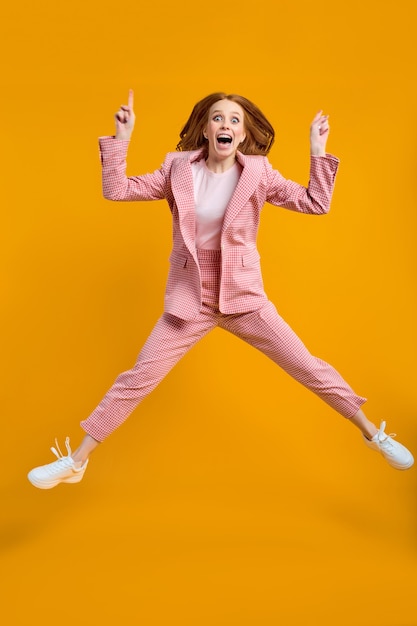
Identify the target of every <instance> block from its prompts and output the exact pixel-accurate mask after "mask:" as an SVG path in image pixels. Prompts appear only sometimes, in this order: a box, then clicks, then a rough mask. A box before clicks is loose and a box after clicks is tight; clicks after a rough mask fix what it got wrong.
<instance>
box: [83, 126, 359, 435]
mask: <svg viewBox="0 0 417 626" xmlns="http://www.w3.org/2000/svg"><path fill="white" fill-rule="evenodd" d="M128 143H129V142H127V141H118V140H116V139H114V138H112V137H103V138H101V139H100V150H101V160H102V167H103V194H104V196H105V197H106V198H108V199H110V200H122V201H133V200H160V199H163V198H165V199H166V200H167V202H168V205H169V207H170V209H171V213H172V222H173V249H172V253H171V257H170V271H169V276H168V282H167V286H166V293H165V306H164V313H163V315H162V317H161V318H160V320H159V321H158V322H157V324H156V326H155V328H154V330H153V331H152V333H151V335H150V337H149V338H148V340H147V342H146V344H145V346H144V348H143V350H142V351H141V353H140V355H139V357H138V360H137V362H136V365H135V366H134V368H132V369H131V370H129V371H128V372H124V373H123V374H121V375H120V376H119V377H118V378H117V380H116V381H115V383H114V385H113V386H112V387H111V389H110V390H109V391H108V393H107V394H106V395H105V397H104V398H103V400H102V402H101V403H100V404H99V405H98V407H97V408H96V409H95V411H94V412H93V413H92V414H91V415H90V417H89V418H87V419H86V420H84V421H83V422H82V423H81V424H82V426H83V428H84V429H85V430H86V432H88V433H89V434H90V435H91V436H92V437H94V438H95V439H97V440H98V441H102V440H103V439H104V438H105V437H107V436H108V435H109V434H110V433H111V432H112V431H113V430H114V429H115V428H117V427H118V426H119V425H120V424H121V423H122V422H123V421H124V420H125V419H126V418H127V417H128V416H129V415H130V413H131V412H132V411H133V410H134V408H135V407H136V406H137V405H138V404H139V402H140V401H141V400H142V399H143V398H144V397H145V396H146V395H147V394H148V393H150V391H152V389H154V388H155V387H156V386H157V384H158V383H159V382H160V381H161V380H162V378H163V377H164V376H165V375H166V374H167V373H168V372H169V370H170V369H171V368H172V367H173V366H174V365H175V363H176V362H178V360H179V359H180V358H181V357H182V356H183V355H184V354H185V352H186V351H187V350H189V349H190V348H191V347H192V346H193V345H194V344H195V343H196V342H197V341H198V340H199V339H200V338H201V337H202V336H204V335H205V334H206V333H207V332H209V331H210V330H211V329H212V328H214V327H215V326H221V327H223V328H225V329H226V330H229V331H230V332H233V333H234V334H236V335H237V336H240V337H241V338H242V339H244V340H245V341H247V342H248V343H250V344H251V345H253V346H254V347H256V348H258V349H259V350H261V351H262V352H264V353H265V354H266V355H267V356H269V357H270V358H271V359H273V360H274V361H275V362H276V363H277V364H278V365H280V366H281V367H283V368H284V369H285V370H286V371H287V372H288V373H289V374H290V375H292V376H293V377H294V378H296V379H297V380H299V381H300V382H301V383H302V384H304V385H305V386H307V387H308V388H310V389H311V390H312V391H314V392H315V393H316V394H317V395H319V396H320V397H321V398H322V399H323V400H324V401H326V402H327V403H328V404H330V405H331V406H333V408H335V410H336V411H338V412H339V413H341V414H342V415H344V416H345V417H352V416H353V415H354V414H355V413H356V412H357V411H358V410H359V408H360V406H361V405H362V404H363V403H364V402H365V398H362V397H360V396H358V395H356V394H355V393H354V392H353V390H352V389H351V388H350V387H349V386H348V385H347V383H346V382H345V381H344V380H343V378H342V377H341V376H340V374H338V373H337V372H336V370H334V368H332V367H331V366H330V365H328V364H327V363H325V362H324V361H322V360H321V359H317V358H316V357H313V356H312V355H311V354H310V353H309V352H308V350H307V349H306V348H305V346H304V345H303V344H302V342H301V341H300V340H299V338H298V337H297V336H296V334H295V333H294V332H293V331H292V330H291V329H290V328H289V326H288V325H287V324H286V323H285V322H284V320H282V318H281V317H280V316H279V315H278V313H277V312H276V310H275V307H274V306H273V304H272V303H271V302H269V301H268V298H267V296H266V294H265V292H264V288H263V281H262V275H261V269H260V261H259V253H258V250H257V248H256V238H257V232H258V227H259V220H260V213H261V210H262V207H263V205H264V204H265V202H269V203H271V204H274V205H276V206H282V207H285V208H287V209H290V210H294V211H299V212H302V213H310V214H316V215H319V214H324V213H327V212H328V210H329V208H330V200H331V196H332V191H333V186H334V179H335V175H336V171H337V168H338V159H336V158H335V157H333V156H331V155H326V157H314V156H312V157H311V166H310V182H309V185H308V188H305V187H303V186H301V185H299V184H297V183H295V182H293V181H290V180H287V179H285V178H284V177H283V176H282V175H281V174H280V173H279V172H278V171H276V170H274V169H272V167H271V165H270V163H269V161H268V159H267V158H266V157H263V156H247V155H243V154H241V153H240V152H238V153H237V159H238V161H239V163H240V164H241V165H242V167H243V169H242V173H241V175H240V179H239V182H238V184H237V187H236V189H235V192H234V194H233V196H232V198H231V200H230V203H229V205H228V207H227V209H226V214H225V217H224V221H223V227H222V233H221V250H220V251H212V250H210V251H201V250H197V249H196V247H195V207H194V193H193V178H192V170H191V162H192V161H193V160H197V159H199V158H201V157H202V151H194V152H174V153H169V154H168V155H167V156H166V158H165V161H164V162H163V164H162V166H161V168H160V169H159V170H156V171H155V172H154V173H152V174H146V175H144V176H137V177H129V178H127V177H126V173H125V172H126V154H127V148H128Z"/></svg>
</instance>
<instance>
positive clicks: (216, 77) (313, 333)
mask: <svg viewBox="0 0 417 626" xmlns="http://www.w3.org/2000/svg"><path fill="white" fill-rule="evenodd" d="M412 6H413V5H412V3H410V2H406V1H405V0H397V1H396V2H377V1H376V0H375V1H366V0H365V1H362V2H359V1H357V0H353V1H351V2H349V3H337V2H334V1H331V2H330V0H324V1H323V2H321V3H317V2H308V1H307V0H299V1H296V2H290V1H289V0H286V1H285V2H275V1H273V0H265V1H264V2H261V3H254V2H253V1H252V0H243V1H237V2H235V3H211V2H210V3H197V2H191V1H190V0H183V2H181V3H176V2H172V1H168V0H162V1H161V2H150V1H149V0H145V1H144V2H140V1H138V2H132V1H131V0H127V1H126V2H122V3H113V2H112V3H111V2H109V1H108V0H104V1H103V0H101V1H100V2H98V1H90V2H88V1H84V2H81V0H72V2H69V3H59V2H52V1H49V2H48V1H45V0H39V1H37V2H28V0H24V2H23V3H8V8H7V9H6V10H5V16H4V17H3V20H2V43H1V45H2V47H4V50H2V60H3V70H2V89H3V104H2V108H3V111H2V166H1V171H2V191H1V200H2V228H1V256H2V294H3V295H2V307H1V316H2V321H1V325H2V335H3V340H2V344H3V350H2V374H1V380H2V403H1V404H2V419H3V432H2V437H1V443H0V446H1V459H2V470H1V476H2V478H1V483H2V486H1V493H2V503H1V516H2V522H1V561H0V563H1V565H0V567H1V587H0V589H1V593H2V595H3V599H2V619H4V623H7V624H9V625H10V626H26V624H43V625H45V626H49V625H51V626H52V625H54V624H57V623H60V624H62V626H64V625H65V626H66V625H69V624H73V623H78V624H123V625H126V626H128V625H129V626H136V625H141V626H142V625H143V626H160V625H161V626H162V625H163V626H176V625H178V626H255V625H258V624H259V625H260V626H272V625H275V624H285V626H299V625H302V624H308V625H309V626H310V625H313V626H315V625H317V626H351V625H352V624H355V625H357V626H416V625H417V601H416V597H415V583H416V575H417V568H416V556H417V545H416V521H417V512H416V471H415V469H412V470H411V471H409V472H405V473H401V472H396V471H395V470H393V469H391V468H390V467H388V466H387V465H386V464H385V463H384V462H383V460H382V459H381V458H379V457H378V456H377V455H376V454H374V453H372V452H370V451H368V450H367V449H366V448H365V446H364V445H363V443H362V442H361V439H360V434H359V432H358V431H356V429H354V428H353V427H351V426H350V425H349V424H347V423H346V422H345V421H344V420H343V418H341V417H339V416H338V415H337V414H335V413H333V412H332V411H331V409H330V408H329V407H327V405H325V404H323V403H322V402H321V401H320V400H318V399H317V398H316V397H315V396H313V395H312V394H311V393H309V392H307V391H306V390H305V389H304V388H302V387H300V386H299V385H297V384H296V383H295V382H293V381H292V380H291V379H290V378H289V377H288V376H286V375H285V374H283V373H282V372H281V371H279V370H278V369H277V368H276V367H275V366H274V365H273V364H272V363H271V362H269V361H268V360H267V359H266V358H265V357H263V356H262V355H261V354H259V353H256V352H255V351H254V350H252V349H251V348H250V347H248V346H246V345H245V344H243V343H240V342H239V341H238V340H237V339H235V338H234V337H232V336H228V335H227V334H226V333H222V332H221V331H214V332H213V333H212V334H211V335H210V336H209V337H207V338H206V339H205V340H204V341H203V342H201V343H200V344H199V345H198V346H197V347H196V348H195V349H194V350H193V351H192V352H191V353H190V354H188V355H187V356H186V358H185V359H184V360H183V361H182V362H181V363H180V364H179V365H178V366H177V368H176V369H175V370H174V371H173V372H172V373H171V374H170V376H169V377H168V378H167V379H166V380H165V381H164V382H163V383H162V384H161V386H160V387H159V388H158V389H157V390H156V391H155V393H154V394H152V396H150V397H149V398H148V399H147V400H146V401H145V402H144V404H143V405H142V406H141V407H139V409H138V410H137V411H136V413H135V415H134V416H133V417H132V418H131V419H130V420H129V421H128V422H127V423H126V424H125V425H124V426H123V428H121V429H119V430H118V431H117V432H116V433H115V434H114V435H113V436H112V437H111V439H110V440H108V441H107V442H106V443H105V444H104V445H102V446H101V447H100V448H99V450H98V451H97V452H96V453H95V455H94V457H92V460H91V463H90V466H89V469H88V473H87V474H86V476H85V479H84V481H83V482H82V483H81V484H80V485H78V486H70V485H62V486H59V487H58V488H56V489H54V490H52V491H40V490H36V489H34V488H33V487H32V486H31V485H30V484H29V483H28V482H27V480H26V473H27V471H28V470H29V469H30V468H31V467H33V466H34V465H38V464H40V463H46V462H48V461H49V460H51V461H52V460H53V458H54V457H53V456H52V454H51V453H50V452H49V446H50V445H52V444H53V438H54V437H55V436H57V437H58V438H59V440H60V441H61V442H63V440H64V438H65V436H66V435H70V436H71V442H72V444H73V445H74V446H75V445H76V444H77V443H78V441H79V438H80V436H81V430H80V429H79V426H78V423H79V421H80V420H81V419H83V418H84V417H86V416H87V415H88V414H89V413H90V411H91V410H92V409H93V408H94V407H95V405H96V404H97V402H98V401H99V400H100V399H101V397H102V395H103V393H104V392H105V391H106V390H107V388H108V387H109V386H110V384H111V383H112V382H113V380H114V378H115V377H116V375H117V374H118V373H119V372H120V371H123V370H125V369H128V368H129V367H130V366H131V365H132V363H133V362H134V360H135V357H136V354H137V352H138V351H139V349H140V347H141V345H142V344H143V342H144V340H145V338H146V337H147V335H148V333H149V331H150V330H151V328H152V326H153V324H154V322H155V320H156V319H157V317H158V316H159V314H160V311H161V306H162V302H163V291H164V286H165V278H166V273H167V269H168V261H167V259H168V256H169V251H170V236H171V234H170V219H169V212H168V209H167V207H166V205H165V204H164V203H163V202H157V203H147V204H143V205H139V204H133V203H132V204H114V203H110V202H108V201H106V200H104V199H103V198H102V197H101V179H100V165H99V159H98V149H97V137H98V136H99V135H104V134H112V133H113V114H114V112H115V111H116V110H117V108H118V107H119V105H120V104H121V103H123V102H125V101H126V98H127V91H128V88H129V87H132V88H134V89H135V94H136V107H135V108H136V112H137V116H138V120H137V127H136V130H135V134H134V138H133V140H132V145H131V149H130V152H129V172H130V173H131V174H139V173H145V172H147V171H153V169H155V168H156V167H158V166H159V164H160V163H161V161H162V159H163V157H164V155H165V153H166V152H168V151H169V150H172V149H174V148H175V145H176V142H177V138H178V132H179V130H180V128H181V127H182V125H183V123H184V122H185V120H186V119H187V117H188V115H189V113H190V111H191V108H192V106H193V104H194V103H195V102H196V101H197V100H198V99H200V98H201V97H203V96H204V95H206V94H208V93H210V92H212V91H217V90H225V91H233V92H237V93H241V94H243V95H246V96H247V97H249V98H250V99H252V100H254V101H255V102H256V103H257V104H258V105H259V106H260V107H261V109H262V110H263V111H264V112H265V114H266V115H267V117H268V118H269V119H270V120H271V122H272V124H273V125H274V126H275V128H276V131H277V140H276V145H275V146H274V148H273V150H272V152H271V155H270V160H271V162H272V163H273V165H274V166H275V167H276V168H277V169H279V170H280V171H281V172H282V173H283V174H284V175H285V176H287V177H289V178H292V179H295V180H297V181H298V182H302V183H304V184H305V183H306V182H307V179H308V148H309V143H308V132H309V124H310V121H311V119H312V117H313V115H314V114H315V112H316V111H317V110H319V109H321V108H323V109H324V110H325V112H327V113H329V114H330V121H331V136H330V139H329V143H328V149H329V151H331V152H333V153H334V154H337V155H338V156H339V157H340V158H341V168H340V171H339V174H338V178H337V184H336V191H335V194H334V200H333V204H332V210H331V213H330V215H329V216H327V217H323V218H314V217H305V216H301V215H296V214H293V213H290V212H286V211H284V210H281V209H276V208H274V207H271V206H266V207H265V210H264V215H263V223H262V225H261V232H260V237H259V249H260V252H261V255H262V263H263V271H264V279H265V284H266V289H267V293H268V295H269V296H270V298H271V299H272V300H273V301H274V302H275V303H276V305H277V307H278V309H279V310H280V312H281V314H282V315H283V316H284V317H285V318H286V319H287V320H288V322H289V323H290V324H291V325H292V326H293V328H294V329H295V330H296V331H297V332H298V333H299V335H300V336H301V337H302V338H303V340H304V341H305V343H306V344H307V345H308V346H309V348H310V349H311V351H312V352H313V353H315V354H317V355H318V356H320V357H322V358H324V359H326V360H327V361H330V362H331V363H332V364H333V365H335V366H336V367H337V368H338V369H339V371H340V372H341V373H342V374H343V375H344V376H345V377H346V378H347V380H348V381H349V382H350V384H351V385H352V386H353V387H354V388H355V389H356V390H357V391H358V393H360V394H362V395H365V396H367V397H368V398H369V402H368V404H367V405H366V411H367V414H368V415H369V417H370V418H372V419H373V420H374V421H376V422H379V420H380V419H386V420H387V422H388V430H389V431H392V430H395V431H396V432H398V433H399V437H400V440H401V441H404V442H405V443H407V444H408V445H409V447H410V448H411V449H412V450H413V451H414V452H415V453H416V452H417V426H416V421H415V415H416V392H415V389H416V380H415V376H416V371H415V370H416V368H415V354H416V323H415V319H416V308H417V307H416V305H417V303H416V294H415V278H416V253H415V237H416V199H415V198H416V195H415V162H416V149H415V146H416V125H417V124H416V96H415V67H416V54H415V32H416V29H415V27H416V24H415V20H414V15H413V14H412V13H410V12H409V8H408V7H412Z"/></svg>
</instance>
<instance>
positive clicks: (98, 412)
mask: <svg viewBox="0 0 417 626" xmlns="http://www.w3.org/2000/svg"><path fill="white" fill-rule="evenodd" d="M214 326H216V320H215V318H214V317H210V316H209V315H203V314H201V315H200V316H199V317H198V318H197V319H196V320H192V321H185V320H181V319H179V318H177V317H175V316H173V315H169V314H167V313H164V315H162V317H161V318H160V319H159V320H158V322H157V323H156V325H155V327H154V329H153V330H152V332H151V334H150V336H149V337H148V339H147V341H146V343H145V345H144V346H143V348H142V351H141V352H140V354H139V357H138V359H137V361H136V364H135V365H134V367H133V368H132V369H131V370H128V371H127V372H123V373H122V374H120V376H118V378H117V379H116V381H115V382H114V384H113V386H112V387H111V388H110V389H109V391H108V392H107V393H106V395H105V396H104V398H103V399H102V401H101V402H100V404H99V405H98V406H97V408H96V409H95V410H94V411H93V413H91V415H90V416H89V417H88V418H87V419H86V420H84V421H82V422H81V426H82V428H83V429H84V430H85V431H86V432H87V433H88V434H89V435H91V437H93V438H94V439H96V440H97V441H103V439H105V438H106V437H107V436H108V435H110V434H111V433H112V432H113V431H114V430H115V429H116V428H118V427H119V426H120V425H121V424H122V423H123V422H124V421H125V420H126V419H127V417H128V416H129V415H130V414H131V413H132V411H133V410H134V409H135V408H136V407H137V406H138V404H139V403H140V402H141V401H142V400H143V399H144V398H145V397H146V396H147V395H148V394H149V393H150V392H151V391H152V390H153V389H155V387H156V386H157V385H158V384H159V383H160V382H161V381H162V379H163V378H164V377H165V376H166V375H167V374H168V372H169V371H170V370H171V369H172V368H173V367H174V365H175V364H176V363H178V361H179V360H180V359H181V357H183V356H184V354H185V353H186V352H187V351H188V350H190V348H192V346H194V345H195V344H196V343H197V342H198V341H199V340H200V339H201V338H202V337H203V336H204V335H206V334H207V333H208V332H209V331H210V330H211V329H212V328H213V327H214Z"/></svg>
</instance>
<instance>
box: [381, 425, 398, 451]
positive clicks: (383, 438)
mask: <svg viewBox="0 0 417 626" xmlns="http://www.w3.org/2000/svg"><path fill="white" fill-rule="evenodd" d="M385 426H386V423H385V422H381V426H380V427H379V430H378V433H377V434H378V441H379V443H386V444H388V445H390V446H392V443H391V441H390V440H389V437H391V439H392V438H394V437H396V436H397V434H396V433H390V434H389V435H387V433H386V432H385Z"/></svg>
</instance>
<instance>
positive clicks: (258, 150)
mask: <svg viewBox="0 0 417 626" xmlns="http://www.w3.org/2000/svg"><path fill="white" fill-rule="evenodd" d="M219 100H230V101H231V102H236V103H237V104H239V105H240V106H241V107H242V109H243V112H244V128H245V133H246V138H245V140H244V142H243V143H241V144H240V146H239V151H240V152H242V153H243V154H262V155H265V154H268V152H269V151H270V149H271V148H272V144H273V143H274V139H275V131H274V129H273V128H272V126H271V124H270V123H269V122H268V120H267V119H266V117H265V115H264V114H263V113H262V111H261V110H260V109H258V107H257V106H256V105H255V104H253V102H251V101H250V100H248V99H247V98H244V97H243V96H238V95H237V94H230V95H227V94H226V93H223V92H218V93H212V94H210V95H209V96H206V97H205V98H203V99H202V100H200V101H199V102H197V104H196V105H195V106H194V108H193V110H192V112H191V115H190V117H189V118H188V120H187V122H186V123H185V125H184V128H183V129H182V131H181V132H180V141H179V143H178V145H177V150H179V151H183V150H199V149H200V148H205V149H206V151H208V143H207V139H206V138H205V137H204V134H203V133H204V130H205V128H206V126H207V123H208V114H209V111H210V108H211V107H212V106H213V104H215V103H216V102H218V101H219Z"/></svg>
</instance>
